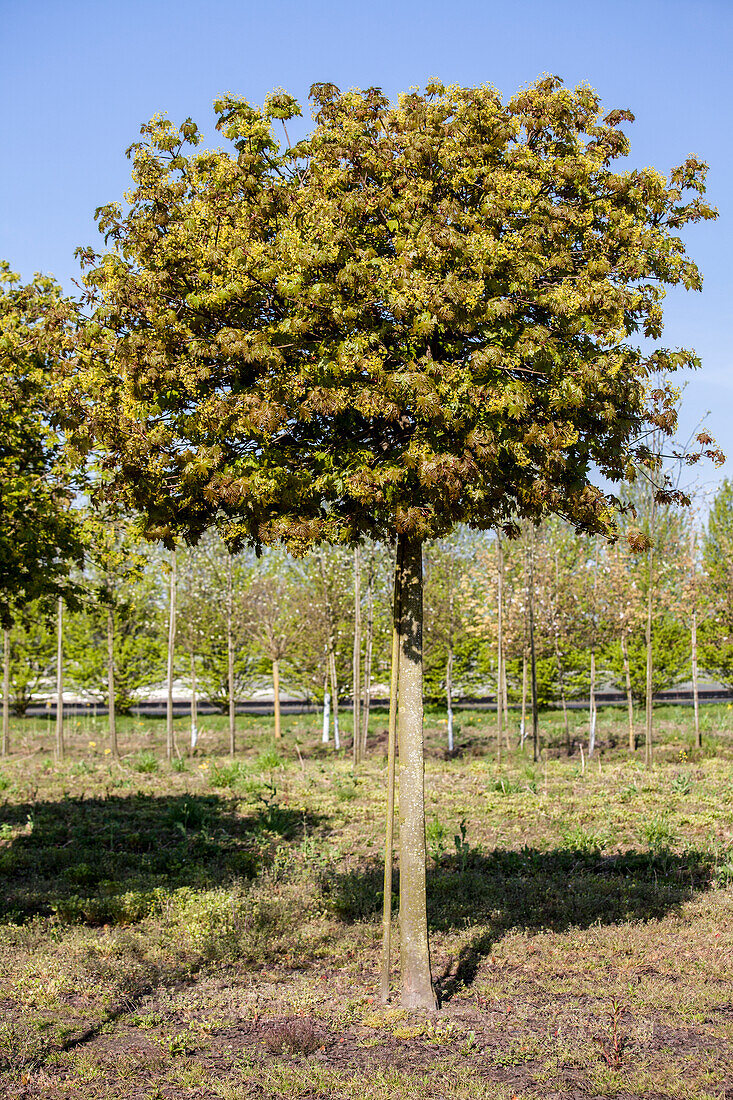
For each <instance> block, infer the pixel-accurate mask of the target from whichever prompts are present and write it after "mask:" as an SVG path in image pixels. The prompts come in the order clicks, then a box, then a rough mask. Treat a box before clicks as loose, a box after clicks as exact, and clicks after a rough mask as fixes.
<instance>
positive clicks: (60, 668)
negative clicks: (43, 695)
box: [56, 596, 64, 760]
mask: <svg viewBox="0 0 733 1100" xmlns="http://www.w3.org/2000/svg"><path fill="white" fill-rule="evenodd" d="M57 617H58V622H57V634H56V759H57V760H63V758H64V601H63V599H62V598H61V596H59V601H58V616H57Z"/></svg>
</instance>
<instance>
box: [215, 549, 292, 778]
mask: <svg viewBox="0 0 733 1100" xmlns="http://www.w3.org/2000/svg"><path fill="white" fill-rule="evenodd" d="M233 618H234V583H233V578H232V555H231V554H228V555H227V695H228V696H229V755H230V756H234V753H235V751H236V748H237V743H236V742H237V730H236V713H237V710H236V704H235V701H234V629H233ZM275 736H276V737H279V736H280V735H279V733H277V732H276V733H275Z"/></svg>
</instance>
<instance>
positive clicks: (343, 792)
mask: <svg viewBox="0 0 733 1100" xmlns="http://www.w3.org/2000/svg"><path fill="white" fill-rule="evenodd" d="M333 789H334V790H335V792H336V797H337V798H338V799H339V801H340V802H352V801H353V800H354V799H355V798H356V794H357V779H356V776H355V775H352V776H348V777H347V778H346V779H343V780H342V781H341V782H336V783H334V785H333Z"/></svg>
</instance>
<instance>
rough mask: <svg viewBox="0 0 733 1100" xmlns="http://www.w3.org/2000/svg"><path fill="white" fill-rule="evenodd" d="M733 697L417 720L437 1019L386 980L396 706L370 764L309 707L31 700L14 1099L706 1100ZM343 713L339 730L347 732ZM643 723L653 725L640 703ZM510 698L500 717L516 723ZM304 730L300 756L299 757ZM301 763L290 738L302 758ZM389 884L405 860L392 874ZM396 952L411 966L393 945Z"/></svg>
mask: <svg viewBox="0 0 733 1100" xmlns="http://www.w3.org/2000/svg"><path fill="white" fill-rule="evenodd" d="M732 715H733V710H731V709H730V708H728V707H727V706H726V705H716V706H710V707H706V708H705V709H704V711H703V721H704V741H703V749H702V751H700V750H697V749H695V747H694V744H693V740H694V739H693V737H692V730H691V713H690V711H689V709H688V708H684V707H667V708H664V707H660V708H659V709H658V710H657V713H656V724H657V742H658V743H657V747H656V755H655V767H654V769H653V770H652V771H651V772H648V771H646V770H645V769H644V768H643V767H642V765H641V761H640V760H639V759H637V758H635V757H631V758H629V754H628V752H627V751H626V750H625V749H624V745H625V742H626V733H625V724H624V717H625V716H624V713H623V711H622V710H620V709H619V710H615V709H613V710H612V709H605V710H603V711H602V712H601V714H600V716H599V730H598V738H599V742H600V750H599V753H598V755H597V756H596V757H595V758H593V759H592V760H591V761H588V760H587V757H586V758H585V759H583V760H582V759H581V756H580V753H579V751H578V749H577V745H578V742H579V741H580V740H581V739H582V738H584V737H585V721H586V717H587V716H586V715H584V714H583V713H582V712H574V713H573V714H572V715H571V723H572V726H571V731H570V734H571V736H570V745H571V747H573V746H574V751H572V753H571V754H570V755H569V754H568V752H567V748H568V743H567V741H566V737H565V731H564V728H563V726H562V718H561V715H559V714H557V713H555V712H548V713H546V714H543V715H542V723H541V724H542V742H543V756H542V759H541V760H540V761H538V762H536V763H535V762H533V761H532V759H531V755H530V754H529V751H525V752H520V751H519V750H518V749H517V748H516V736H515V733H514V731H513V732H512V741H513V747H512V749H511V751H509V752H508V751H507V750H506V748H505V749H504V751H503V753H502V762H501V766H499V764H498V763H497V760H496V753H495V745H494V729H493V726H494V721H493V715H492V714H491V713H489V712H485V711H475V712H472V711H462V712H460V714H459V715H458V716H457V722H456V725H457V731H456V741H457V745H458V746H459V751H458V752H457V753H456V755H454V756H453V757H450V758H448V757H447V754H446V753H445V751H444V742H445V716H444V714H443V713H442V712H440V711H439V710H434V709H429V710H428V713H427V718H426V748H427V764H426V797H427V811H428V850H429V867H428V892H429V910H430V923H431V946H432V961H433V974H434V977H435V980H436V985H437V988H438V990H439V993H440V998H441V1002H442V1007H441V1011H440V1012H439V1013H437V1014H436V1015H434V1016H424V1015H420V1014H407V1013H405V1012H403V1011H402V1010H401V1009H400V1008H399V1005H398V1003H397V1001H396V999H395V1000H394V1001H393V1002H392V1003H391V1004H390V1005H388V1006H382V1005H381V1004H380V1003H379V1001H378V996H377V988H378V965H379V948H380V922H379V916H380V912H379V911H380V905H381V889H382V864H381V858H382V856H381V845H382V836H383V829H384V805H385V800H384V790H383V787H384V778H385V756H384V750H385V740H384V727H385V715H384V714H382V713H379V712H378V713H376V714H373V716H372V727H371V737H370V743H371V751H370V753H369V756H368V759H367V761H366V762H365V764H364V765H363V767H362V768H361V769H360V770H359V771H358V772H357V774H356V775H355V774H354V773H353V770H352V768H351V764H350V760H349V757H348V753H347V752H346V751H344V752H342V754H340V755H338V756H335V755H334V754H333V752H332V750H331V748H330V747H329V746H322V745H321V744H320V729H319V725H320V723H319V720H318V718H317V716H315V715H314V716H289V717H286V718H285V719H284V732H285V736H284V738H283V739H282V741H281V742H279V743H276V742H275V740H274V738H273V726H272V719H270V718H267V717H255V718H244V717H240V718H239V719H238V722H239V730H238V740H239V743H240V746H241V751H240V752H239V753H238V754H237V757H236V759H235V760H234V761H231V760H230V759H229V758H228V756H227V755H226V750H225V747H226V739H227V733H226V720H225V719H224V718H219V717H217V716H215V717H213V718H211V719H207V721H206V725H205V728H204V731H203V733H202V736H201V740H200V742H199V747H200V750H201V751H200V752H199V753H198V754H197V755H196V756H194V757H191V756H189V755H187V753H186V752H185V742H186V729H187V722H186V721H185V720H183V719H181V720H177V722H176V729H177V731H178V734H177V736H178V743H179V748H180V757H179V756H177V757H176V760H175V761H174V765H173V766H171V765H169V764H167V763H166V761H165V756H164V739H165V730H164V724H163V723H160V722H153V721H150V720H147V721H146V720H141V719H123V720H122V721H121V722H120V723H119V737H120V744H121V746H122V756H121V758H120V760H119V761H115V760H113V759H112V758H111V755H110V754H108V753H106V752H105V747H106V746H105V740H104V719H99V720H97V721H96V723H94V721H93V720H91V719H87V718H83V719H76V720H73V721H71V722H69V723H68V728H67V735H68V736H67V741H68V747H69V751H68V755H67V758H66V759H65V760H64V761H63V763H61V764H56V763H55V762H54V760H53V757H52V755H51V753H50V751H49V749H50V747H51V745H52V742H53V730H52V728H51V726H50V724H45V723H42V722H39V721H34V720H32V719H31V720H28V721H26V722H23V721H15V722H14V723H13V725H12V729H11V744H12V746H13V749H14V751H13V753H12V755H11V756H9V757H7V758H6V759H5V760H3V761H1V762H0V803H1V806H0V879H1V886H2V889H1V890H0V925H1V927H0V1000H1V1001H2V1005H3V1014H2V1021H1V1022H0V1094H1V1095H3V1096H8V1097H18V1098H21V1097H22V1098H23V1100H30V1098H35V1097H40V1096H44V1097H50V1098H56V1097H59V1098H61V1097H70V1098H74V1097H79V1098H82V1097H83V1098H84V1100H93V1098H96V1097H100V1098H101V1097H105V1098H106V1097H111V1098H123V1097H124V1098H126V1097H130V1098H133V1097H135V1098H138V1097H141V1098H145V1100H148V1098H150V1100H152V1098H153V1097H181V1098H183V1097H202V1098H208V1097H220V1098H222V1100H227V1098H231V1100H238V1098H242V1100H244V1098H247V1100H249V1098H254V1097H258V1098H264V1097H267V1098H278V1097H283V1098H284V1097H291V1096H293V1097H303V1098H306V1097H307V1098H308V1100H326V1098H327V1097H333V1096H337V1097H354V1098H357V1097H358V1098H361V1097H364V1096H369V1097H370V1098H371V1097H376V1098H382V1097H383V1098H384V1100H387V1098H388V1097H389V1098H390V1100H392V1098H398V1097H405V1098H406V1097H412V1096H421V1097H422V1096H424V1097H436V1098H437V1097H453V1098H455V1100H462V1098H464V1097H466V1098H468V1097H471V1098H473V1097H477V1098H484V1097H485V1098H487V1100H488V1098H489V1097H490V1098H492V1100H494V1098H499V1100H502V1098H504V1097H505V1098H506V1100H510V1098H511V1097H516V1098H517V1100H530V1098H539V1097H547V1096H554V1097H566V1096H567V1097H574V1096H576V1095H590V1096H604V1097H613V1096H619V1097H624V1098H626V1100H628V1098H630V1097H637V1096H638V1097H657V1096H659V1097H677V1096H680V1097H683V1096H684V1097H686V1098H695V1100H698V1098H699V1100H713V1098H715V1100H718V1098H720V1097H722V1096H724V1095H725V1090H726V1089H728V1090H729V1091H730V1090H731V1089H733V1075H732V1073H731V1069H730V1067H731V1066H732V1065H733V1001H732V1000H731V992H730V991H731V983H732V981H733V921H731V916H732V915H733V733H732V732H731V716H732ZM344 724H346V723H344ZM639 724H640V727H641V722H640V723H639ZM516 725H517V723H516V720H515V719H514V718H513V719H512V726H513V727H514V726H516ZM296 739H297V742H298V748H299V750H300V756H299V755H298V752H297V751H296V748H295V742H296ZM301 758H302V759H301ZM395 886H397V881H396V877H395ZM395 961H396V960H395Z"/></svg>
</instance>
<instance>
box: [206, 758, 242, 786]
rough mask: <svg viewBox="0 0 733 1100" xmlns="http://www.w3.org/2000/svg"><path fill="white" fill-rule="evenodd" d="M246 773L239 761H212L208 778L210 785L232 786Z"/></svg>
mask: <svg viewBox="0 0 733 1100" xmlns="http://www.w3.org/2000/svg"><path fill="white" fill-rule="evenodd" d="M246 774H247V770H246V768H245V767H244V766H243V765H242V764H241V763H239V761H232V762H231V763H228V764H220V763H214V764H212V765H211V771H210V773H209V780H210V782H211V786H212V787H234V786H235V785H236V784H237V783H238V782H239V781H240V780H241V779H243V778H244V777H245V776H246Z"/></svg>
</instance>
